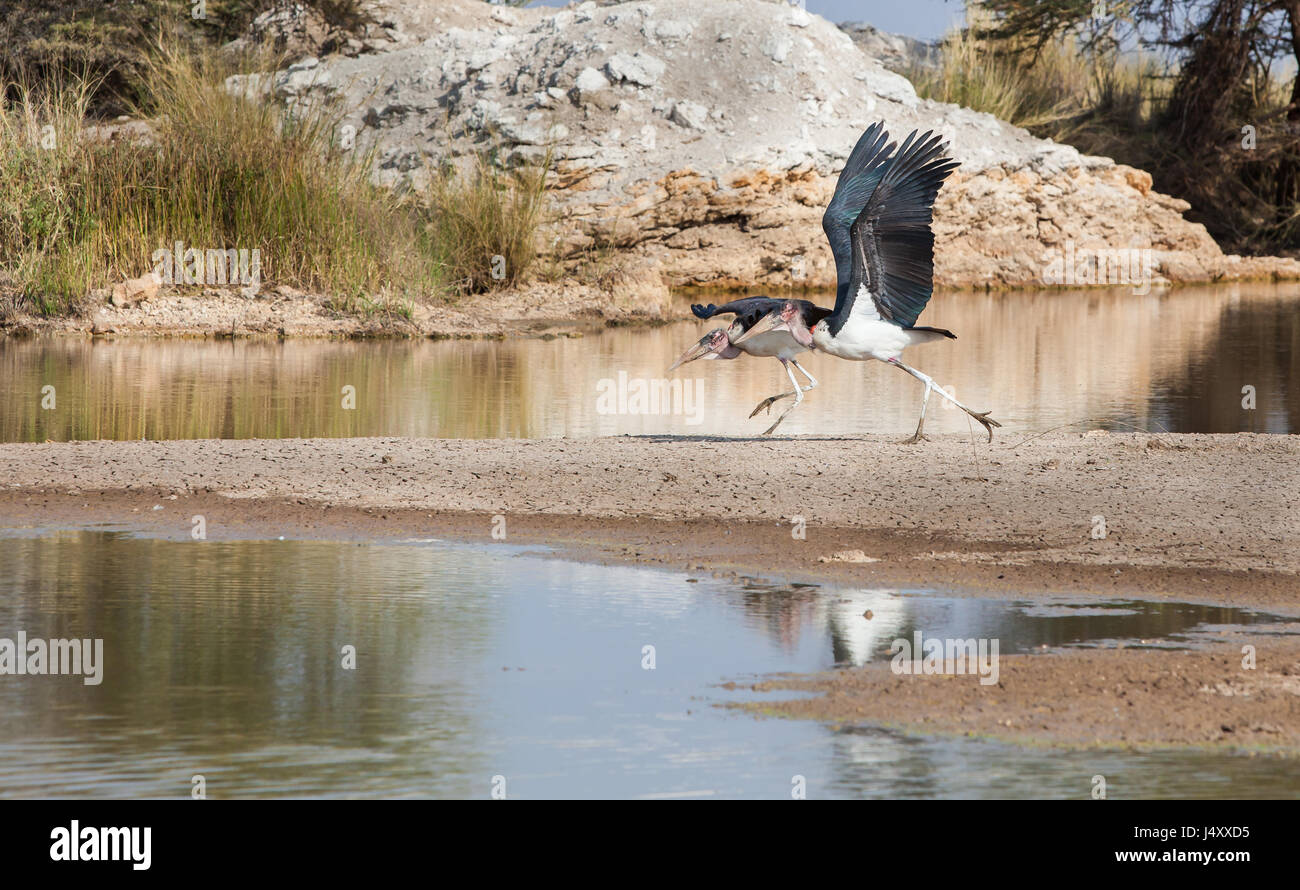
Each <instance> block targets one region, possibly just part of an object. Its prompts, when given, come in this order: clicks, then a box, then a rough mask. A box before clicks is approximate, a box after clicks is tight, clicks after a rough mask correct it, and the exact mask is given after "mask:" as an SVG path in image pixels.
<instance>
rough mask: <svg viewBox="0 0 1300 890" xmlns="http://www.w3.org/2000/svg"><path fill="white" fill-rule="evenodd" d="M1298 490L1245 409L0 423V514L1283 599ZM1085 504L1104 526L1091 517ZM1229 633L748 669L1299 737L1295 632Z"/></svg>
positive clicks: (1075, 738) (1107, 720) (860, 711)
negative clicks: (97, 426) (1189, 422)
mask: <svg viewBox="0 0 1300 890" xmlns="http://www.w3.org/2000/svg"><path fill="white" fill-rule="evenodd" d="M1297 492H1300V437H1297V436H1265V435H1254V434H1248V433H1239V434H1235V435H1213V436H1212V435H1161V436H1151V435H1147V434H1107V433H1103V432H1100V431H1092V432H1088V433H1067V432H1057V433H1052V434H1048V435H1045V436H1038V437H1032V438H1024V439H1021V438H1018V437H1012V436H1008V437H1006V438H1005V439H999V440H997V441H995V442H994V443H993V444H992V445H991V446H990V445H986V444H984V443H983V442H977V443H974V444H972V442H971V440H970V439H969V438H967V437H964V436H952V437H940V438H937V439H936V440H934V441H931V442H928V443H925V444H922V445H920V446H905V445H900V444H898V443H897V442H895V441H893V440H887V439H884V438H882V437H873V436H863V437H852V438H833V439H832V438H811V437H800V438H791V439H776V440H754V439H689V438H631V437H623V438H611V439H591V440H568V439H549V440H438V439H395V438H375V439H311V440H301V439H285V440H206V441H172V442H103V441H99V442H77V443H43V444H6V445H0V523H2V524H5V525H9V526H25V527H49V526H76V525H84V524H87V523H110V524H115V525H121V526H128V527H135V528H141V529H144V530H146V531H148V532H149V533H151V534H157V535H161V536H166V537H174V538H177V539H184V538H187V537H188V536H189V532H190V528H191V522H190V519H191V517H192V516H194V515H203V516H204V517H205V520H206V523H207V532H208V537H209V538H210V539H223V538H224V539H238V538H249V537H268V536H280V535H284V536H286V537H343V538H357V539H368V540H373V539H385V538H404V537H432V536H436V537H445V538H452V539H459V540H465V541H479V542H483V543H492V542H493V541H494V538H493V536H492V532H493V529H494V527H498V528H499V522H498V523H497V524H495V525H494V522H493V518H494V517H497V516H502V517H505V529H506V540H507V541H508V542H509V543H512V544H543V545H547V546H549V547H553V548H555V549H556V552H557V553H558V554H560V555H564V556H573V557H577V558H581V559H589V560H601V561H635V562H642V563H647V564H653V565H662V566H667V567H672V568H677V569H683V568H684V569H688V570H690V571H692V572H713V573H715V574H718V575H730V574H746V575H755V574H764V575H767V576H769V577H780V578H786V579H798V580H817V581H824V582H827V583H839V584H846V585H856V586H863V587H868V586H869V587H890V586H902V585H910V586H920V587H939V588H944V589H945V590H946V591H955V592H956V593H959V594H968V595H975V596H978V595H1001V596H1005V595H1009V594H1015V595H1016V596H1032V595H1034V594H1044V593H1059V592H1071V593H1076V594H1080V595H1095V596H1104V597H1113V596H1116V595H1129V596H1140V597H1143V598H1150V599H1163V598H1170V599H1177V600H1191V601H1198V602H1219V603H1230V604H1232V605H1236V606H1254V607H1267V608H1268V609H1270V610H1271V611H1274V612H1278V613H1282V614H1300V507H1298V506H1297ZM798 517H802V520H800V519H798ZM1097 517H1101V518H1102V519H1101V520H1099V519H1098V518H1097ZM1101 521H1104V523H1105V537H1094V533H1095V532H1098V533H1099V532H1100V530H1101V525H1100V523H1101ZM800 528H801V529H802V535H800V534H799V531H800ZM1245 639H1246V642H1249V643H1250V644H1252V645H1257V646H1258V648H1259V651H1260V656H1259V657H1260V670H1257V671H1250V672H1245V671H1243V670H1242V669H1241V667H1240V665H1239V664H1238V662H1239V661H1240V658H1241V652H1240V646H1241V645H1242V641H1241V640H1239V639H1235V638H1234V639H1232V640H1226V641H1224V643H1223V644H1222V645H1217V646H1214V647H1212V648H1211V649H1208V650H1204V651H1197V652H1195V653H1193V654H1191V655H1188V654H1186V653H1183V652H1168V651H1150V650H1143V651H1135V650H1103V651H1097V652H1094V651H1071V652H1068V653H1065V654H1059V655H1049V656H1034V657H1024V656H1008V657H1005V658H1004V659H1003V670H1002V678H1001V683H1000V684H999V685H998V686H991V687H984V686H980V685H979V684H978V683H977V682H964V681H966V680H971V679H972V678H955V679H945V678H942V677H938V678H916V677H898V676H895V675H893V674H891V673H890V672H889V669H888V665H887V664H886V665H883V666H881V665H873V666H870V667H868V668H865V669H863V670H861V671H852V672H845V671H839V672H835V673H833V674H830V675H826V676H812V677H795V678H786V679H782V680H778V681H773V683H772V684H771V685H769V686H767V687H765V688H768V689H771V690H775V689H780V688H791V689H804V690H811V691H816V692H820V693H823V695H822V696H820V697H818V698H816V699H813V700H812V701H796V702H791V703H788V704H786V705H783V706H781V707H780V708H776V707H774V706H772V705H764V706H763V708H764V709H765V710H769V711H775V712H777V713H783V714H787V715H791V716H808V717H818V718H822V719H831V720H868V721H873V722H887V723H893V724H896V725H902V726H908V727H911V728H915V729H918V730H921V731H927V732H928V731H941V732H958V733H967V732H971V733H976V734H981V735H992V736H1001V737H1006V738H1010V739H1015V740H1018V741H1023V740H1025V739H1032V740H1036V741H1043V742H1051V743H1067V744H1097V743H1100V744H1120V745H1126V744H1210V745H1231V746H1238V745H1248V746H1265V747H1269V748H1281V749H1283V750H1292V749H1300V680H1298V679H1297V678H1300V643H1297V642H1294V641H1291V640H1289V639H1286V638H1283V639H1281V640H1279V638H1277V637H1268V636H1257V635H1252V636H1250V637H1248V638H1245ZM1224 689H1227V690H1228V691H1227V692H1224V691H1223V690H1224ZM1207 690H1209V691H1207ZM1008 721H1009V722H1008ZM1225 726H1226V727H1229V728H1228V729H1225V728H1224V727H1225Z"/></svg>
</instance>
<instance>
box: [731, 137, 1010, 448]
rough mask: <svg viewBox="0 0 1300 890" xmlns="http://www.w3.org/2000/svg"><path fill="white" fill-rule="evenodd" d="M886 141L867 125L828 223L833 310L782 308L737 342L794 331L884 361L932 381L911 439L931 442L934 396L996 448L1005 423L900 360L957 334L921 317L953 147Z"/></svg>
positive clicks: (809, 342)
mask: <svg viewBox="0 0 1300 890" xmlns="http://www.w3.org/2000/svg"><path fill="white" fill-rule="evenodd" d="M888 140H889V134H888V133H886V132H885V129H884V126H883V125H882V124H879V123H875V124H872V125H871V126H870V127H868V128H867V130H866V132H865V133H863V134H862V138H861V139H859V140H858V144H857V145H856V146H854V148H853V152H852V153H851V154H850V155H849V159H848V162H847V163H845V165H844V170H843V172H841V173H840V178H839V182H837V183H836V185H835V194H834V195H833V196H832V197H831V203H830V205H829V206H828V207H827V208H826V214H825V215H824V216H823V217H822V229H823V230H824V231H825V232H826V237H827V239H828V240H829V241H830V243H831V252H832V253H833V254H834V255H835V273H836V279H837V287H836V291H835V309H834V311H832V312H831V314H830V315H829V316H828V317H826V318H823V319H821V320H820V321H817V322H815V323H813V324H812V325H811V326H810V325H807V324H806V323H805V322H804V314H803V313H802V312H799V311H798V309H797V307H796V306H794V305H792V304H789V303H787V304H783V305H782V306H781V307H780V308H778V309H776V310H774V311H772V312H770V313H768V314H767V315H766V316H764V318H763V319H762V320H761V321H759V322H758V323H756V324H754V325H752V326H751V327H750V328H749V330H748V331H746V332H745V334H744V335H742V336H741V338H740V340H739V341H738V342H736V343H735V344H734V345H736V346H738V347H739V348H741V349H744V348H745V342H746V341H747V340H748V339H749V338H751V337H752V338H757V337H762V336H766V335H768V334H771V333H773V332H776V331H788V332H790V334H791V335H792V336H793V337H794V338H795V340H797V341H798V342H799V343H801V344H802V345H804V346H807V347H808V348H810V349H819V350H821V351H823V352H828V353H830V354H831V355H834V356H838V357H839V358H843V359H849V360H850V361H866V360H868V359H876V360H877V361H882V362H886V363H888V364H891V365H893V366H895V367H897V368H901V369H902V370H904V371H906V372H907V373H909V374H911V375H912V376H913V377H915V378H916V379H917V380H920V381H921V382H922V383H924V384H925V396H924V397H923V398H922V400H921V419H920V420H919V421H918V422H917V424H916V434H915V435H913V436H912V438H911V439H909V440H908V441H909V442H919V441H921V440H922V439H924V438H925V437H924V436H923V435H922V434H921V430H922V429H923V428H924V426H925V409H926V405H927V404H928V403H929V401H930V392H931V391H932V390H933V391H935V392H938V393H939V395H941V396H943V397H944V398H945V399H947V400H948V401H950V402H952V403H953V404H954V405H956V406H957V407H958V408H960V409H962V410H963V411H965V412H966V413H967V414H969V415H970V416H971V417H973V418H975V419H976V420H978V421H979V422H980V423H982V424H983V425H984V428H985V429H986V430H988V434H989V441H990V442H992V441H993V428H994V427H995V426H1001V425H1002V424H1000V423H998V422H997V421H996V420H993V419H991V418H990V417H989V416H988V415H989V412H988V411H984V412H979V411H972V410H971V409H970V408H967V407H966V406H965V405H963V404H962V403H961V402H959V401H957V400H956V399H955V398H953V397H952V396H950V395H948V393H947V392H945V391H944V390H943V389H942V388H941V387H940V386H939V385H938V384H937V383H935V382H934V380H933V379H931V378H930V377H929V376H927V375H925V374H922V373H921V372H920V371H918V370H916V369H915V368H912V367H909V366H907V365H905V364H903V362H902V360H901V356H902V354H903V350H904V349H905V348H906V347H908V346H912V345H914V344H916V343H928V342H929V341H931V340H941V339H943V338H945V337H948V338H951V339H956V337H957V335H956V334H954V333H952V331H945V330H943V329H942V328H929V327H918V326H917V324H916V320H917V318H918V317H919V316H920V314H921V310H923V309H924V308H925V304H926V303H927V302H929V300H930V294H931V293H932V292H933V290H934V281H933V278H934V233H933V232H932V231H930V222H931V218H932V210H933V207H934V199H935V197H936V196H937V195H938V194H939V187H940V186H941V185H943V181H944V179H946V178H947V177H948V174H950V173H951V172H952V171H953V170H955V169H956V168H957V166H958V164H957V162H956V161H954V160H952V159H951V158H948V157H945V156H944V153H945V152H946V151H947V149H948V144H947V143H946V142H942V141H941V140H940V137H938V136H935V135H933V134H932V133H931V132H928V131H927V132H926V133H924V134H922V135H921V136H919V137H918V136H917V135H916V131H915V130H913V131H912V133H911V135H909V136H908V137H907V139H905V140H904V141H903V145H902V147H901V148H898V150H897V152H895V150H894V149H895V148H896V147H897V146H896V143H893V142H888ZM887 142H888V145H886V143H887Z"/></svg>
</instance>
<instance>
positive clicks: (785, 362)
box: [750, 359, 803, 436]
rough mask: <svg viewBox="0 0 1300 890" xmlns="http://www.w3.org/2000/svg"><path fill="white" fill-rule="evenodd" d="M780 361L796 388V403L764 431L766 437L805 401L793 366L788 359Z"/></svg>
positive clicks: (791, 383) (794, 393)
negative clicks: (795, 377)
mask: <svg viewBox="0 0 1300 890" xmlns="http://www.w3.org/2000/svg"><path fill="white" fill-rule="evenodd" d="M780 361H781V367H783V368H785V373H786V374H787V375H789V377H790V385H791V386H793V387H794V392H793V395H794V402H793V403H792V404H791V405H790V407H789V408H786V409H785V410H784V411H782V412H781V416H780V417H778V418H777V419H776V422H775V423H773V424H772V425H771V426H769V427H768V428H767V429H765V430H763V435H765V436H770V435H772V430H774V429H776V428H777V427H779V426H780V425H781V421H783V420H785V417H786V415H787V414H789V413H790V412H791V411H793V410H794V409H795V408H798V407H799V403H800V402H802V401H803V387H801V386H800V385H799V381H798V380H795V379H794V370H793V369H791V367H790V364H791V363H790V361H789V360H788V359H781V360H780ZM786 395H791V393H786ZM753 416H754V415H752V414H751V415H750V417H753Z"/></svg>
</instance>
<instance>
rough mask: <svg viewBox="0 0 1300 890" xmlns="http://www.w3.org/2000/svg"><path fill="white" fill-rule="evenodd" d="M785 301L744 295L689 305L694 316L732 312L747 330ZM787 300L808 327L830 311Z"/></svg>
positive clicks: (708, 316) (811, 303)
mask: <svg viewBox="0 0 1300 890" xmlns="http://www.w3.org/2000/svg"><path fill="white" fill-rule="evenodd" d="M786 302H787V301H786V300H778V299H775V298H773V297H745V298H744V299H742V300H732V301H731V302H730V303H723V304H722V305H721V306H715V305H713V304H712V303H710V304H709V305H707V306H704V305H701V304H699V303H696V304H694V305H693V306H691V312H692V313H694V314H695V317H696V318H712V317H713V316H715V315H726V314H728V313H734V314H735V316H736V319H737V320H738V321H739V322H740V324H741V327H742V328H743V329H744V330H746V331H747V330H749V329H750V328H752V327H753V326H754V325H756V324H758V322H759V319H761V318H763V317H764V316H766V315H768V314H770V313H772V312H775V311H776V310H777V309H780V308H781V307H782V306H784V305H785V304H786ZM788 302H793V303H794V304H795V305H797V306H798V307H799V310H800V312H801V313H802V314H803V317H804V321H805V322H806V323H807V324H808V326H809V327H812V326H813V325H814V324H816V323H817V322H818V321H820V320H821V319H823V318H826V317H827V316H829V315H830V314H831V312H832V310H830V309H824V308H822V307H821V306H818V305H817V304H815V303H813V302H811V301H809V300H792V301H788Z"/></svg>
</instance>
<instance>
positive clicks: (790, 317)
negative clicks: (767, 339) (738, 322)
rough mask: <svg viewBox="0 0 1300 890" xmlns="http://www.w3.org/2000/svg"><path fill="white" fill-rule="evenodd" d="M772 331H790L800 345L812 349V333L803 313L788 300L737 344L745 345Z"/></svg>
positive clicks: (751, 329) (794, 303) (795, 304)
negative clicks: (750, 339) (750, 340)
mask: <svg viewBox="0 0 1300 890" xmlns="http://www.w3.org/2000/svg"><path fill="white" fill-rule="evenodd" d="M770 331H788V332H789V333H790V336H792V337H794V339H795V341H796V342H798V343H799V345H801V346H805V347H807V348H809V349H812V346H813V339H812V332H811V331H809V330H808V325H807V324H805V323H804V320H803V312H802V310H800V308H799V304H798V303H796V302H794V301H793V300H786V301H785V302H784V303H782V304H781V307H780V308H779V309H773V310H772V311H771V312H769V313H768V314H767V315H765V316H763V317H762V318H760V319H759V320H758V322H757V323H755V324H754V326H753V327H752V328H750V329H749V330H748V331H746V332H745V334H744V336H742V337H740V338H739V339H737V340H736V341H735V342H736V343H737V344H740V343H744V342H745V341H746V340H748V339H749V338H750V337H756V336H758V335H759V334H766V333H768V332H770Z"/></svg>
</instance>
